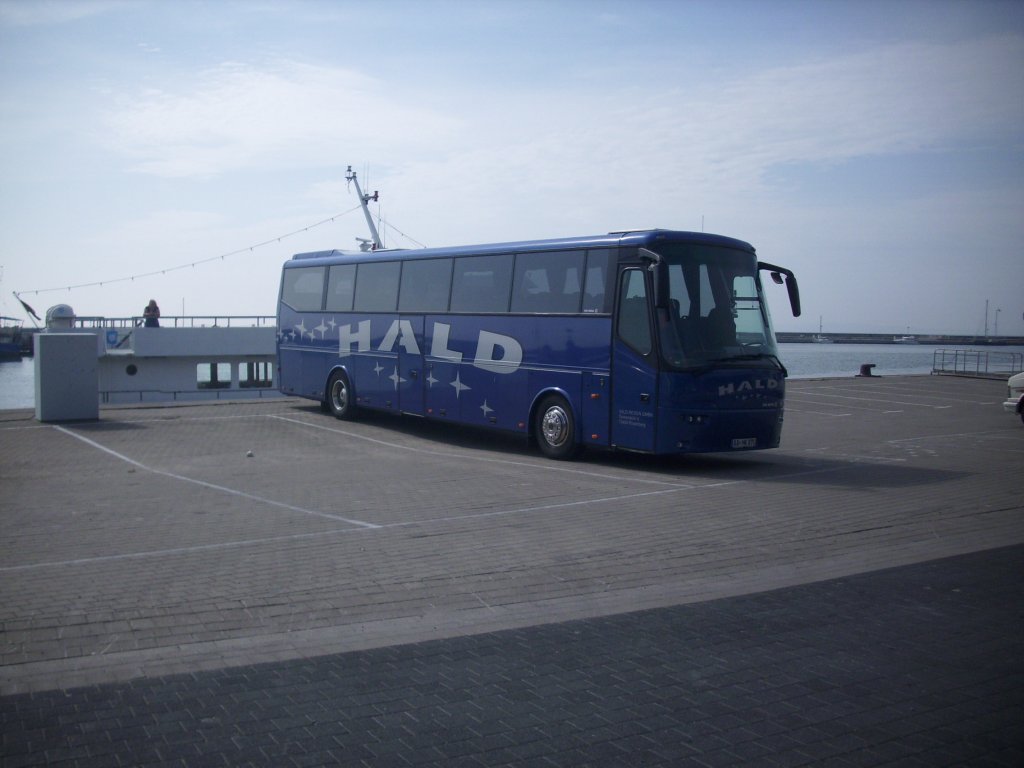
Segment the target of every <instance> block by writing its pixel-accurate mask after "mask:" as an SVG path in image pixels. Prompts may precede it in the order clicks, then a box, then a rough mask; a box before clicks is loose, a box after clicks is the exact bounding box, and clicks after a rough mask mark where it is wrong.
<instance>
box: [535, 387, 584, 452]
mask: <svg viewBox="0 0 1024 768" xmlns="http://www.w3.org/2000/svg"><path fill="white" fill-rule="evenodd" d="M533 434H534V437H535V438H536V440H537V447H538V448H540V452H541V453H543V454H544V455H545V456H547V457H548V458H549V459H559V460H565V459H571V458H572V457H573V456H575V455H576V453H577V452H578V451H579V445H578V443H577V442H576V420H575V419H574V418H573V415H572V408H570V407H569V403H567V402H566V401H565V398H564V397H561V396H559V395H548V396H547V397H545V398H544V399H543V400H541V402H540V405H539V406H537V411H536V413H535V415H534V424H533Z"/></svg>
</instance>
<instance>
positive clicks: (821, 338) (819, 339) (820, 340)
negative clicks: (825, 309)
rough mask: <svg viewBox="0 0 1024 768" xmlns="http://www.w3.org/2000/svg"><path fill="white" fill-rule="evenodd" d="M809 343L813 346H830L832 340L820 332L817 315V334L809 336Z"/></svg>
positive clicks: (819, 317)
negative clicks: (813, 344)
mask: <svg viewBox="0 0 1024 768" xmlns="http://www.w3.org/2000/svg"><path fill="white" fill-rule="evenodd" d="M811 341H813V342H814V343H815V344H831V343H832V339H830V338H829V337H828V336H826V335H825V334H823V333H822V332H821V315H818V332H817V333H816V334H814V335H813V336H811Z"/></svg>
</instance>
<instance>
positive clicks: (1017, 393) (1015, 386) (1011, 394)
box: [1003, 373, 1024, 422]
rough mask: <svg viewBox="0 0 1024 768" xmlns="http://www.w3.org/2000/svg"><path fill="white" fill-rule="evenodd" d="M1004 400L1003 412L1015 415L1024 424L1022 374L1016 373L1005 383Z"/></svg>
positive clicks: (1023, 378)
mask: <svg viewBox="0 0 1024 768" xmlns="http://www.w3.org/2000/svg"><path fill="white" fill-rule="evenodd" d="M1006 387H1007V391H1006V400H1004V401H1003V410H1004V411H1006V412H1007V413H1016V414H1017V415H1018V416H1020V420H1021V421H1022V422H1024V373H1017V374H1014V375H1013V376H1011V377H1010V379H1009V381H1007V382H1006Z"/></svg>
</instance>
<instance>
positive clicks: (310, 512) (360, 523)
mask: <svg viewBox="0 0 1024 768" xmlns="http://www.w3.org/2000/svg"><path fill="white" fill-rule="evenodd" d="M54 429H56V430H57V431H58V432H61V433H63V434H65V435H70V436H71V437H73V438H75V439H76V440H81V441H82V442H83V443H85V444H86V445H91V446H92V447H93V448H97V449H99V450H101V451H103V452H104V453H108V454H110V455H111V456H114V457H115V458H118V459H120V460H121V461H123V462H126V463H128V464H131V465H132V466H133V467H138V468H139V469H142V470H145V471H146V472H152V473H153V474H154V475H163V476H164V477H169V478H171V479H173V480H180V481H181V482H183V483H191V484H192V485H199V486H202V487H203V488H210V489H212V490H214V491H220V492H221V493H227V494H229V495H231V496H239V497H241V498H243V499H250V500H251V501H258V502H260V503H261V504H269V505H270V506H272V507H280V508H281V509H287V510H290V511H292V512H301V513H302V514H304V515H313V516H314V517H324V518H327V519H328V520H337V521H338V522H342V523H349V524H350V525H357V526H359V527H361V528H379V527H380V526H379V525H377V524H375V523H367V522H366V521H364V520H352V519H349V518H347V517H342V516H341V515H332V514H329V513H327V512H319V511H317V510H314V509H305V508H303V507H296V506H294V505H292V504H285V503H284V502H282V501H274V500H273V499H268V498H265V497H263V496H256V495H254V494H251V493H246V492H245V491H238V490H235V489H234V488H228V487H226V486H223V485H216V484H215V483H208V482H206V481H205V480H196V479H195V478H193V477H185V476H184V475H178V474H175V473H174V472H167V471H166V470H163V469H156V468H155V467H150V466H147V465H146V464H143V463H142V462H139V461H136V460H135V459H133V458H130V457H128V456H125V455H124V454H123V453H118V452H117V451H115V450H112V449H111V448H107V447H106V446H105V445H101V444H100V443H97V442H96V441H95V440H90V439H89V438H88V437H85V435H80V434H78V433H77V432H74V431H72V430H70V429H67V428H65V427H60V426H55V427H54Z"/></svg>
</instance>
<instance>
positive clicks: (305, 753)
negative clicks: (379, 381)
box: [0, 376, 1024, 766]
mask: <svg viewBox="0 0 1024 768" xmlns="http://www.w3.org/2000/svg"><path fill="white" fill-rule="evenodd" d="M1004 397H1005V384H1001V383H999V382H994V381H988V380H976V379H959V378H951V377H927V376H923V377H884V378H874V377H873V378H852V377H851V378H849V379H831V380H817V381H815V380H801V381H790V382H789V383H788V384H787V406H786V423H785V427H784V431H783V442H782V447H781V448H779V449H777V450H774V451H765V452H752V453H744V454H731V455H704V456H689V457H683V458H671V459H669V458H651V457H644V456H636V455H623V454H605V453H587V454H584V456H583V458H582V459H581V460H580V461H577V462H574V463H557V462H551V461H547V460H545V459H543V458H541V457H540V456H539V455H537V454H536V453H535V452H533V451H532V450H530V449H529V448H528V447H527V446H525V445H523V444H522V443H521V442H519V440H518V439H516V438H512V437H505V436H496V435H493V434H489V433H482V432H476V431H465V430H454V429H451V428H450V427H446V426H441V425H436V424H431V423H428V422H423V421H419V420H414V419H396V418H390V417H381V416H368V417H366V418H364V419H362V420H359V421H356V422H339V421H336V420H334V419H332V418H330V417H328V416H326V415H324V414H323V413H321V412H320V411H319V409H318V408H317V407H316V405H315V404H313V403H310V402H308V401H299V400H275V401H267V402H260V403H245V404H203V405H189V406H177V407H164V408H105V409H103V412H102V417H101V419H100V421H98V422H95V423H83V424H73V425H41V424H39V423H38V422H36V421H34V419H33V418H32V414H31V412H27V411H26V412H16V411H4V412H0V487H2V493H0V542H2V549H0V552H2V558H0V616H2V628H3V636H2V640H3V642H2V649H3V656H2V665H3V666H2V668H0V692H2V694H3V696H2V698H0V712H2V717H3V730H4V742H3V748H4V750H3V754H4V764H5V765H8V764H9V765H42V764H48V763H57V762H59V761H60V760H66V761H67V764H83V765H85V764H90V765H98V764H116V763H117V761H120V762H121V763H127V764H144V763H153V764H156V763H164V764H172V763H177V764H181V765H192V764H200V763H202V764H224V765H235V764H260V765H286V764H296V765H298V764H304V765H336V764H350V765H360V764H366V765H384V764H387V765H396V764H401V765H405V764H423V765H435V764H436V765H451V764H464V765H498V764H515V765H526V764H530V765H534V764H536V765H594V764H602V765H636V764H644V765H681V764H682V765H686V764H692V765H709V766H710V765H725V764H741V763H745V764H750V763H752V762H753V763H760V764H766V765H781V764H788V765H797V764H822V763H829V764H835V765H866V764H873V765H876V764H885V763H889V764H909V765H933V764H972V763H979V762H982V761H987V762H986V764H993V765H1016V764H1019V763H1020V761H1021V759H1022V758H1024V742H1022V740H1021V738H1020V735H1019V723H1020V722H1021V721H1022V720H1024V685H1022V683H1024V617H1022V612H1021V605H1022V604H1024V602H1022V599H1024V567H1022V566H1024V494H1022V493H1021V470H1022V468H1024V429H1022V428H1021V425H1020V421H1019V419H1015V418H1009V417H1008V416H1007V415H1006V414H1005V413H1003V411H1002V409H1001V407H1000V402H1001V400H1002V399H1003V398H1004ZM76 761H77V763H76Z"/></svg>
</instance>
